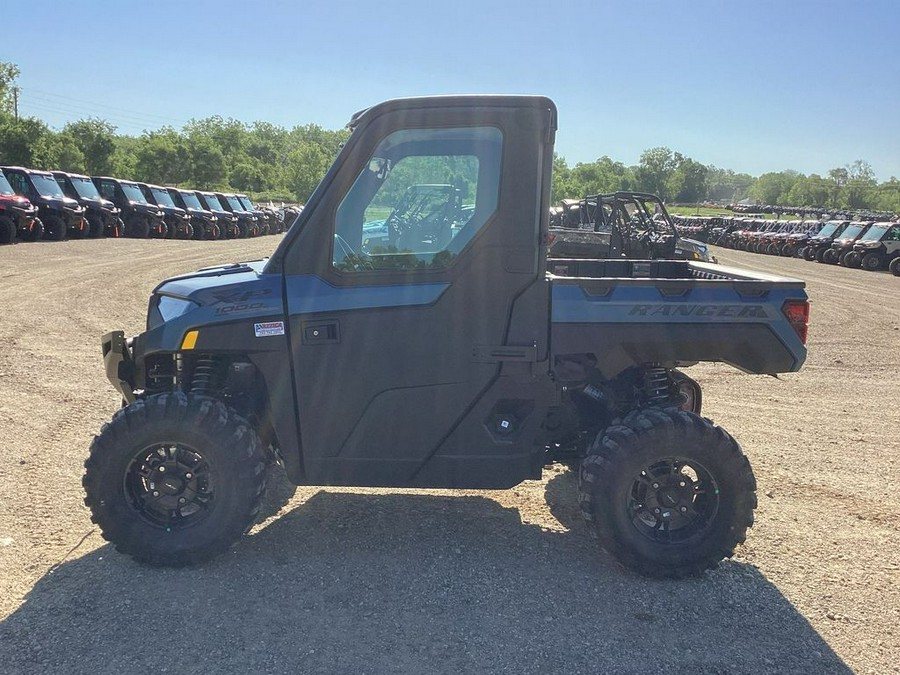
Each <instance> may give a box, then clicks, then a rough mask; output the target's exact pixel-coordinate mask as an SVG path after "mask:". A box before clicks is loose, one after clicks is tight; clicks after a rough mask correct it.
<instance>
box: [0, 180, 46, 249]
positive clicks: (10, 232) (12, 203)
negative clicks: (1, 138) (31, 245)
mask: <svg viewBox="0 0 900 675" xmlns="http://www.w3.org/2000/svg"><path fill="white" fill-rule="evenodd" d="M43 233H44V226H43V224H42V223H41V221H40V219H39V218H38V217H37V207H36V206H35V205H34V204H32V203H31V202H30V201H28V199H27V198H26V197H23V196H22V195H20V194H16V191H15V190H13V187H12V185H10V184H9V181H8V180H6V176H5V175H3V172H2V171H0V244H12V243H15V241H16V239H17V238H18V239H21V240H22V241H37V240H38V239H40V238H41V235H42V234H43Z"/></svg>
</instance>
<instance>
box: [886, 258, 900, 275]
mask: <svg viewBox="0 0 900 675" xmlns="http://www.w3.org/2000/svg"><path fill="white" fill-rule="evenodd" d="M888 269H889V270H890V271H891V274H893V275H894V276H895V277H900V258H894V259H893V260H891V264H890V265H889V266H888Z"/></svg>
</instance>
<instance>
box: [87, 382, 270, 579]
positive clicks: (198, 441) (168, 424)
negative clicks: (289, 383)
mask: <svg viewBox="0 0 900 675" xmlns="http://www.w3.org/2000/svg"><path fill="white" fill-rule="evenodd" d="M265 468H266V455H265V452H264V451H263V449H262V448H261V447H260V444H259V439H258V438H257V436H256V433H255V432H254V431H253V430H252V429H251V428H250V426H249V424H248V423H247V422H246V420H244V419H243V418H241V417H239V416H238V415H237V414H236V413H235V412H234V411H232V410H229V409H228V408H226V407H225V405H223V404H222V403H221V402H220V401H217V400H215V399H212V398H208V397H204V396H188V395H186V394H183V393H181V392H178V393H168V394H158V395H155V396H150V397H148V398H146V399H141V400H138V401H136V402H135V403H132V404H131V405H129V406H128V407H126V408H122V409H121V410H119V411H118V412H117V413H116V414H115V416H113V419H112V421H111V422H110V423H109V424H107V425H105V426H104V427H103V429H101V431H100V434H99V435H98V436H96V437H94V441H93V443H92V444H91V454H90V457H89V458H88V460H87V461H86V462H85V475H84V479H83V481H82V482H83V485H84V489H85V492H86V498H85V504H86V505H87V506H88V507H90V509H91V513H92V517H91V520H92V521H93V522H94V523H96V524H97V525H99V526H100V530H101V532H102V533H103V536H104V538H106V539H107V540H108V541H110V542H112V543H113V544H115V547H116V550H118V551H120V552H121V553H126V554H128V555H130V556H131V557H133V558H135V559H136V560H139V561H141V562H145V563H149V564H152V565H167V566H181V565H190V564H194V563H199V562H202V561H204V560H208V559H209V558H212V557H213V556H215V555H218V554H219V553H222V552H223V551H225V550H226V549H227V548H228V547H229V546H231V545H232V544H233V543H234V542H236V541H237V540H238V539H239V538H240V537H241V535H243V534H244V533H245V532H246V531H247V530H249V529H250V527H251V526H252V524H253V522H254V520H255V518H256V515H257V513H258V512H259V508H260V504H261V502H262V498H263V493H264V490H265V478H266V472H265Z"/></svg>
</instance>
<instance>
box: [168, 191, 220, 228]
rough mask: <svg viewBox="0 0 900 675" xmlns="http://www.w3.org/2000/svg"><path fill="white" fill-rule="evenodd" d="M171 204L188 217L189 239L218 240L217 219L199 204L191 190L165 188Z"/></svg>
mask: <svg viewBox="0 0 900 675" xmlns="http://www.w3.org/2000/svg"><path fill="white" fill-rule="evenodd" d="M166 189H167V190H168V192H169V196H170V197H171V198H172V203H173V204H175V206H177V207H179V208H182V209H184V210H185V212H186V213H187V214H188V216H190V224H191V237H192V238H194V239H218V238H219V235H220V234H221V231H220V230H219V219H218V218H217V217H216V214H214V213H213V212H212V211H210V210H209V209H207V208H206V207H205V206H204V205H203V204H201V203H200V199H199V198H198V197H197V194H196V193H195V192H194V191H193V190H179V189H178V188H166Z"/></svg>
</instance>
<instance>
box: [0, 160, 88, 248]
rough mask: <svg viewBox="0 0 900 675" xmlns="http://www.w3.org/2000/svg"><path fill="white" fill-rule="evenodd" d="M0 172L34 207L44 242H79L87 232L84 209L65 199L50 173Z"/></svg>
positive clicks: (8, 168)
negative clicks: (75, 240) (66, 240)
mask: <svg viewBox="0 0 900 675" xmlns="http://www.w3.org/2000/svg"><path fill="white" fill-rule="evenodd" d="M0 169H2V171H3V173H4V175H5V176H6V180H7V181H9V184H10V185H11V186H12V188H13V190H15V191H16V194H19V195H21V196H23V197H25V198H26V199H28V201H30V202H31V203H32V204H33V205H34V206H36V207H37V210H38V217H39V218H40V219H41V222H42V223H43V226H44V238H45V239H53V240H56V241H59V240H61V239H65V238H66V237H67V236H68V237H71V238H73V239H79V238H81V237H83V236H84V235H85V234H86V233H87V230H88V225H87V221H86V220H85V219H84V207H83V206H81V205H79V203H78V202H77V201H76V200H75V199H72V198H71V197H66V195H65V194H64V193H63V190H62V188H61V187H60V186H59V183H57V182H56V179H55V178H54V177H53V174H52V173H50V172H49V171H37V170H35V169H25V168H23V167H20V166H4V167H0Z"/></svg>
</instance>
